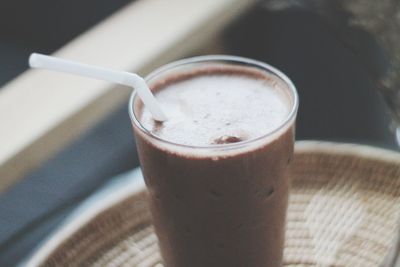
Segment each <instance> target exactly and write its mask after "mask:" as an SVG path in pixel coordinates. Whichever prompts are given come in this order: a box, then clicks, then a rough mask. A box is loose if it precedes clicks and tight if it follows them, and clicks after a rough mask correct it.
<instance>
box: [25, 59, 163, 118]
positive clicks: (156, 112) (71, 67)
mask: <svg viewBox="0 0 400 267" xmlns="http://www.w3.org/2000/svg"><path fill="white" fill-rule="evenodd" d="M29 65H30V67H31V68H43V69H48V70H54V71H60V72H67V73H71V74H76V75H80V76H86V77H90V78H95V79H99V80H104V81H108V82H113V83H118V84H122V85H127V86H131V87H133V88H134V89H135V90H136V92H137V94H138V96H139V97H140V99H141V100H142V101H143V103H144V105H145V106H146V107H147V108H148V109H149V111H150V112H151V114H152V115H153V118H154V119H155V120H157V121H165V120H167V117H166V116H165V113H164V112H163V111H162V110H161V107H160V104H159V103H158V102H157V100H156V99H155V97H154V95H153V94H152V93H151V91H150V89H149V87H148V86H147V84H146V82H145V81H144V79H143V78H142V77H140V76H139V75H137V74H135V73H129V72H125V71H115V70H109V69H105V68H101V67H96V66H91V65H87V64H82V63H78V62H73V61H69V60H65V59H60V58H56V57H52V56H46V55H42V54H37V53H32V54H31V56H30V57H29Z"/></svg>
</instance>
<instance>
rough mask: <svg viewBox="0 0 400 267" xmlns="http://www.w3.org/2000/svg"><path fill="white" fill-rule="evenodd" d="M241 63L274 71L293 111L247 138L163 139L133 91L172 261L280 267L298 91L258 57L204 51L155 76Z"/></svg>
mask: <svg viewBox="0 0 400 267" xmlns="http://www.w3.org/2000/svg"><path fill="white" fill-rule="evenodd" d="M215 64H219V65H221V64H222V65H224V66H240V67H243V68H246V69H253V70H257V71H258V72H263V73H265V74H266V75H268V76H269V77H273V78H274V80H276V82H277V83H278V84H280V86H279V90H282V91H284V92H283V93H285V95H286V96H287V97H288V100H289V102H290V103H289V104H290V112H289V113H288V115H287V117H286V118H285V119H284V121H283V122H282V123H281V124H280V125H279V126H278V127H276V128H275V129H274V130H272V131H270V132H267V133H265V135H263V136H261V137H258V138H255V139H251V140H248V141H243V142H237V143H230V144H218V145H210V146H188V145H181V144H177V143H173V142H170V141H168V140H163V139H162V138H160V137H158V136H156V135H154V134H152V133H151V132H150V131H148V130H147V129H146V128H144V127H143V126H142V125H141V123H140V121H139V119H138V114H137V113H138V111H139V107H140V105H141V101H140V100H139V99H138V98H137V97H136V94H135V93H133V94H132V96H131V99H130V104H129V113H130V117H131V120H132V124H133V129H134V134H135V138H136V143H137V149H138V153H139V159H140V163H141V167H142V171H143V176H144V179H145V182H146V186H147V188H148V192H149V206H150V210H151V213H152V217H153V224H154V227H155V231H156V234H157V236H158V239H159V245H160V249H161V254H162V257H163V259H164V264H165V266H167V267H187V266H191V267H196V266H201V267H204V266H208V267H212V266H281V264H282V254H283V244H284V233H285V219H286V209H287V204H288V189H289V184H290V183H289V179H288V176H287V168H288V165H289V163H290V160H291V157H292V154H293V146H294V124H295V118H296V113H297V108H298V96H297V92H296V89H295V87H294V85H293V83H292V82H291V81H290V80H289V78H287V77H286V76H285V75H284V74H283V73H282V72H280V71H278V70H277V69H275V68H273V67H271V66H269V65H267V64H265V63H262V62H258V61H255V60H251V59H247V58H241V57H234V56H202V57H195V58H190V59H184V60H180V61H177V62H174V63H171V64H168V65H166V66H164V67H161V68H159V69H157V70H155V71H154V72H152V73H151V74H150V75H148V76H147V77H146V81H147V83H148V84H149V85H150V87H152V85H154V83H155V82H159V81H162V80H163V79H165V78H166V77H172V76H174V75H177V74H179V73H183V72H188V71H190V72H191V71H195V70H197V69H199V68H203V69H204V68H205V67H208V66H214V65H215Z"/></svg>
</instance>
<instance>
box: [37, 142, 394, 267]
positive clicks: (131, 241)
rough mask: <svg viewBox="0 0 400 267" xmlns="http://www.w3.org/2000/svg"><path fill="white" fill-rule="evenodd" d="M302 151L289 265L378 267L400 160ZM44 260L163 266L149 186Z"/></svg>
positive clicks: (389, 240)
mask: <svg viewBox="0 0 400 267" xmlns="http://www.w3.org/2000/svg"><path fill="white" fill-rule="evenodd" d="M328 150H329V149H326V146H325V150H324V151H322V150H318V149H317V150H315V151H312V150H309V149H307V151H297V152H296V154H295V157H294V161H293V164H292V168H291V178H292V189H291V195H290V204H289V209H288V223H287V237H286V248H285V260H284V261H285V266H349V267H354V266H364V267H368V266H379V265H380V264H382V262H383V259H384V258H385V256H386V255H387V254H388V253H389V250H390V247H391V245H392V244H393V242H394V238H395V233H396V228H397V227H398V222H399V218H400V164H399V162H400V161H396V160H393V161H391V160H383V159H380V158H379V157H375V158H374V157H364V156H362V155H356V154H346V153H343V152H340V153H337V151H336V152H335V151H330V152H329V151H328ZM40 266H141V267H149V266H157V267H158V266H162V263H161V259H160V254H159V252H158V247H157V238H156V236H155V234H154V233H153V229H152V226H151V222H150V214H149V211H148V210H147V207H146V202H145V192H142V193H140V194H135V195H131V196H129V197H128V198H126V199H124V200H123V201H120V202H119V203H117V204H116V205H113V206H112V207H111V208H108V209H106V210H104V211H102V212H101V213H100V214H98V215H97V216H96V217H95V218H94V219H93V220H91V221H90V222H89V223H86V224H85V225H83V226H82V227H80V228H79V229H78V230H77V231H76V232H75V233H74V234H73V235H72V236H70V237H69V238H68V239H66V240H64V241H63V242H62V243H61V244H60V245H58V246H57V247H55V248H54V249H53V250H52V251H51V253H50V255H49V256H48V257H47V258H46V259H45V260H44V261H43V262H42V263H41V265H40Z"/></svg>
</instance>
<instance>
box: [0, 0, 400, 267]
mask: <svg viewBox="0 0 400 267" xmlns="http://www.w3.org/2000/svg"><path fill="white" fill-rule="evenodd" d="M129 2H131V1H128V0H114V1H106V0H96V1H94V0H87V1H78V0H70V1H54V0H36V1H28V0H13V1H11V0H6V1H2V2H1V3H0V59H1V60H0V85H1V84H5V83H6V82H7V81H9V80H10V79H12V78H13V77H15V76H16V75H18V74H19V73H21V72H22V71H24V70H26V69H27V58H28V55H29V54H30V53H31V52H33V51H35V52H42V53H52V52H54V51H55V50H57V49H58V48H60V47H61V46H62V45H64V44H65V43H67V42H68V41H69V40H71V39H72V38H74V37H75V36H77V35H79V34H80V33H82V32H83V31H85V30H86V29H88V28H89V27H91V26H92V25H94V24H96V23H97V22H98V21H100V20H102V19H103V18H105V17H107V16H108V15H109V14H111V13H112V12H114V11H116V10H118V9H119V8H121V7H122V6H124V5H125V4H127V3H129ZM358 34H359V32H358ZM362 36H363V44H365V47H368V49H371V47H373V49H376V50H377V51H376V52H377V53H378V54H379V47H376V46H375V44H374V41H373V39H372V38H370V37H369V36H368V35H362ZM223 40H224V41H225V44H226V49H227V54H235V55H240V56H246V57H251V58H255V59H258V60H262V61H265V62H267V63H269V64H271V65H273V66H275V67H277V68H279V69H281V70H282V71H283V72H285V73H286V74H287V75H288V76H289V77H290V78H291V79H292V80H293V81H294V83H295V84H296V86H297V89H298V91H299V95H300V110H299V114H298V121H297V139H317V140H331V141H342V142H355V143H363V144H369V145H374V146H380V147H385V148H389V149H397V148H396V145H395V141H394V136H393V134H392V132H391V131H390V130H389V124H390V118H389V115H388V111H387V109H386V107H385V105H384V103H383V101H382V98H381V97H380V95H379V94H378V92H377V91H376V88H375V87H374V85H373V83H372V82H371V77H370V74H369V72H368V70H367V69H366V68H365V67H364V65H363V64H362V62H363V61H362V59H360V58H359V56H358V55H357V54H356V53H354V51H352V50H351V49H349V48H348V47H347V46H346V44H345V43H343V42H342V41H341V40H340V39H339V38H338V37H337V34H336V33H335V31H334V30H333V29H331V28H330V27H329V26H328V25H327V24H326V23H325V22H324V21H323V20H322V19H321V18H320V17H318V16H317V15H314V14H313V13H310V12H308V11H304V10H298V9H290V10H286V11H279V12H270V11H267V10H266V9H264V8H261V7H260V6H257V7H255V8H254V9H253V10H252V11H251V12H249V13H248V14H246V15H244V16H243V17H242V18H240V19H238V21H237V22H235V23H234V24H233V25H231V26H230V27H229V28H228V29H226V31H224V33H223ZM359 49H363V48H362V47H360V48H359ZM361 54H362V53H361ZM0 90H1V89H0ZM137 165H138V159H137V156H136V151H135V144H134V140H133V136H132V133H131V126H130V120H129V117H128V114H127V108H126V105H124V106H121V108H120V109H119V110H118V111H116V112H115V113H113V114H110V115H109V117H108V118H106V119H105V120H104V121H103V122H101V123H100V124H99V125H98V126H96V127H95V128H93V129H92V130H90V131H89V132H88V133H86V134H85V135H84V136H82V137H81V138H80V139H79V140H77V141H76V142H74V143H73V144H72V145H70V146H69V147H67V148H66V149H64V150H63V151H62V152H60V153H59V154H57V155H55V156H54V157H53V158H52V159H51V160H49V161H48V162H47V163H46V164H44V165H43V166H42V167H40V168H39V169H37V170H35V171H33V172H32V173H30V174H28V175H27V177H25V179H24V180H23V181H22V182H20V183H19V184H17V185H16V186H14V187H13V188H11V189H10V190H9V191H7V192H6V193H3V194H2V195H0V266H14V265H15V264H16V263H17V262H18V261H20V260H21V259H23V258H24V257H26V256H27V255H28V254H29V253H30V252H31V251H32V249H33V248H34V247H35V246H36V245H37V244H38V243H39V242H40V241H41V240H43V238H45V237H46V236H47V235H48V234H49V233H50V232H51V231H52V230H53V229H54V228H55V227H56V226H57V225H58V224H59V223H60V222H61V221H62V219H63V218H65V216H66V215H67V214H68V212H70V211H71V210H72V209H73V208H74V207H76V205H77V204H79V202H80V201H82V200H83V199H85V198H86V197H87V196H88V195H89V194H91V193H93V192H95V191H96V189H98V188H99V187H101V186H102V185H103V184H104V183H106V182H107V181H108V180H109V179H110V177H112V176H114V175H116V174H119V173H122V172H125V171H127V170H129V169H131V168H133V167H135V166H137ZM0 178H1V177H0Z"/></svg>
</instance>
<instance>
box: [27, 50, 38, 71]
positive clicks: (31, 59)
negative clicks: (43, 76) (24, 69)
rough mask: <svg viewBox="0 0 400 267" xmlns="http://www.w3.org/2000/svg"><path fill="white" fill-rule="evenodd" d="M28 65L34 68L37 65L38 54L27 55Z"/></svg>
mask: <svg viewBox="0 0 400 267" xmlns="http://www.w3.org/2000/svg"><path fill="white" fill-rule="evenodd" d="M29 66H30V67H31V68H35V67H38V66H39V59H38V54H37V53H32V54H31V55H30V56H29Z"/></svg>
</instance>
